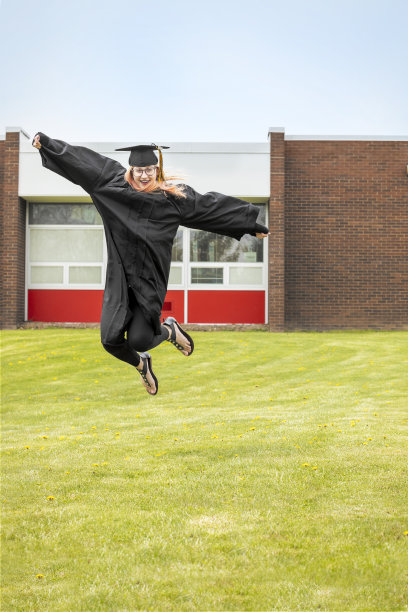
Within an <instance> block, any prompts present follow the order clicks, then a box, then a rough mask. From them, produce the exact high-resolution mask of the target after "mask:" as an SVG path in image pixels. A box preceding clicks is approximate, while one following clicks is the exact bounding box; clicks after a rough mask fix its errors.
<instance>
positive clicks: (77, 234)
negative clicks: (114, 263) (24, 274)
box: [27, 202, 106, 288]
mask: <svg viewBox="0 0 408 612" xmlns="http://www.w3.org/2000/svg"><path fill="white" fill-rule="evenodd" d="M28 221H29V225H28V249H27V251H28V272H29V286H30V287H31V288H36V287H37V288H53V287H55V288H69V287H73V288H90V287H91V288H102V287H103V280H104V269H105V263H104V262H105V260H106V256H105V249H106V247H105V240H104V232H103V225H102V219H101V217H100V215H99V214H98V211H97V210H96V208H95V206H94V205H93V204H82V203H64V204H62V203H42V202H41V203H37V202H32V203H30V204H29V207H28Z"/></svg>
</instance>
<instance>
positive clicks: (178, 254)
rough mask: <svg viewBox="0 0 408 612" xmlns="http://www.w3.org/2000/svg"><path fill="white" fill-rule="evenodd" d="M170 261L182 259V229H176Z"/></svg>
mask: <svg viewBox="0 0 408 612" xmlns="http://www.w3.org/2000/svg"><path fill="white" fill-rule="evenodd" d="M171 261H183V230H180V229H179V230H177V234H176V237H175V238H174V241H173V248H172V251H171Z"/></svg>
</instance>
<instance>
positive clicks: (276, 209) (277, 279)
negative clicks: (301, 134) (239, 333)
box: [268, 127, 285, 332]
mask: <svg viewBox="0 0 408 612" xmlns="http://www.w3.org/2000/svg"><path fill="white" fill-rule="evenodd" d="M269 139H270V147H271V148H270V156H271V157H270V177H271V196H270V201H269V228H270V231H271V235H270V236H269V239H268V242H269V270H268V321H269V331H277V332H280V331H284V328H285V130H284V128H280V127H279V128H269Z"/></svg>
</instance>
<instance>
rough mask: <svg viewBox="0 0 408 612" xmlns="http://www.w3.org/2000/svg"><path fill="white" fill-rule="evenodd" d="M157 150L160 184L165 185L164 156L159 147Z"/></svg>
mask: <svg viewBox="0 0 408 612" xmlns="http://www.w3.org/2000/svg"><path fill="white" fill-rule="evenodd" d="M156 149H157V150H158V152H159V176H158V177H157V179H158V181H159V183H164V180H165V179H164V174H163V155H162V152H161V150H160V148H159V147H157V146H156Z"/></svg>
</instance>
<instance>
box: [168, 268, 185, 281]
mask: <svg viewBox="0 0 408 612" xmlns="http://www.w3.org/2000/svg"><path fill="white" fill-rule="evenodd" d="M181 280H182V268H181V266H171V267H170V276H169V285H181Z"/></svg>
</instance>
